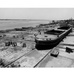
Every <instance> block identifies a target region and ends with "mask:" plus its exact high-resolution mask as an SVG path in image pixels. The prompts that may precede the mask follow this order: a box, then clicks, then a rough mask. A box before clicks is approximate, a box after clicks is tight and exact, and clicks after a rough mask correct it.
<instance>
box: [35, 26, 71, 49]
mask: <svg viewBox="0 0 74 75" xmlns="http://www.w3.org/2000/svg"><path fill="white" fill-rule="evenodd" d="M71 31H72V28H71V27H69V26H66V27H59V28H57V29H52V30H47V31H46V32H44V34H39V35H37V36H36V38H35V42H36V46H35V47H36V48H37V49H42V50H43V49H48V48H50V49H51V48H53V47H54V46H56V45H57V44H59V42H60V41H62V40H63V38H65V37H66V36H67V35H68V34H69V33H70V32H71Z"/></svg>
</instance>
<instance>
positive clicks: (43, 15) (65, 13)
mask: <svg viewBox="0 0 74 75" xmlns="http://www.w3.org/2000/svg"><path fill="white" fill-rule="evenodd" d="M69 18H74V8H0V19H46V20H53V19H54V20H60V19H69Z"/></svg>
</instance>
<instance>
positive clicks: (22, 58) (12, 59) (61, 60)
mask: <svg viewBox="0 0 74 75" xmlns="http://www.w3.org/2000/svg"><path fill="white" fill-rule="evenodd" d="M27 41H30V42H34V40H33V41H31V40H29V39H27ZM30 44H32V43H30ZM28 47H29V45H28ZM66 47H68V48H70V49H72V51H73V52H70V53H69V52H66ZM0 48H1V50H2V49H3V48H2V47H0ZM5 49H6V50H5ZM5 49H4V51H0V59H1V58H2V59H3V60H4V63H5V65H4V67H34V68H35V67H73V66H74V31H73V32H71V33H70V34H69V35H68V36H67V37H66V38H64V39H63V41H61V42H60V43H59V44H58V45H57V46H56V47H54V48H53V49H48V50H41V51H39V50H37V49H31V47H30V48H23V49H22V50H21V47H20V48H19V49H20V50H18V51H17V52H15V53H14V52H12V49H11V48H10V47H9V48H6V47H5ZM54 51H58V52H59V55H58V56H57V57H54V56H51V54H52V53H53V52H54ZM1 67H2V66H1Z"/></svg>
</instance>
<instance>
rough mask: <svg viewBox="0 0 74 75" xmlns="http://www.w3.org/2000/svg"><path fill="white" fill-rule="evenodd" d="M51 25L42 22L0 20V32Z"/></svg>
mask: <svg viewBox="0 0 74 75" xmlns="http://www.w3.org/2000/svg"><path fill="white" fill-rule="evenodd" d="M45 23H49V21H44V20H43V21H42V20H10V19H9V20H0V30H4V29H13V28H17V27H18V28H20V27H29V26H33V27H35V26H37V25H39V24H45Z"/></svg>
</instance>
